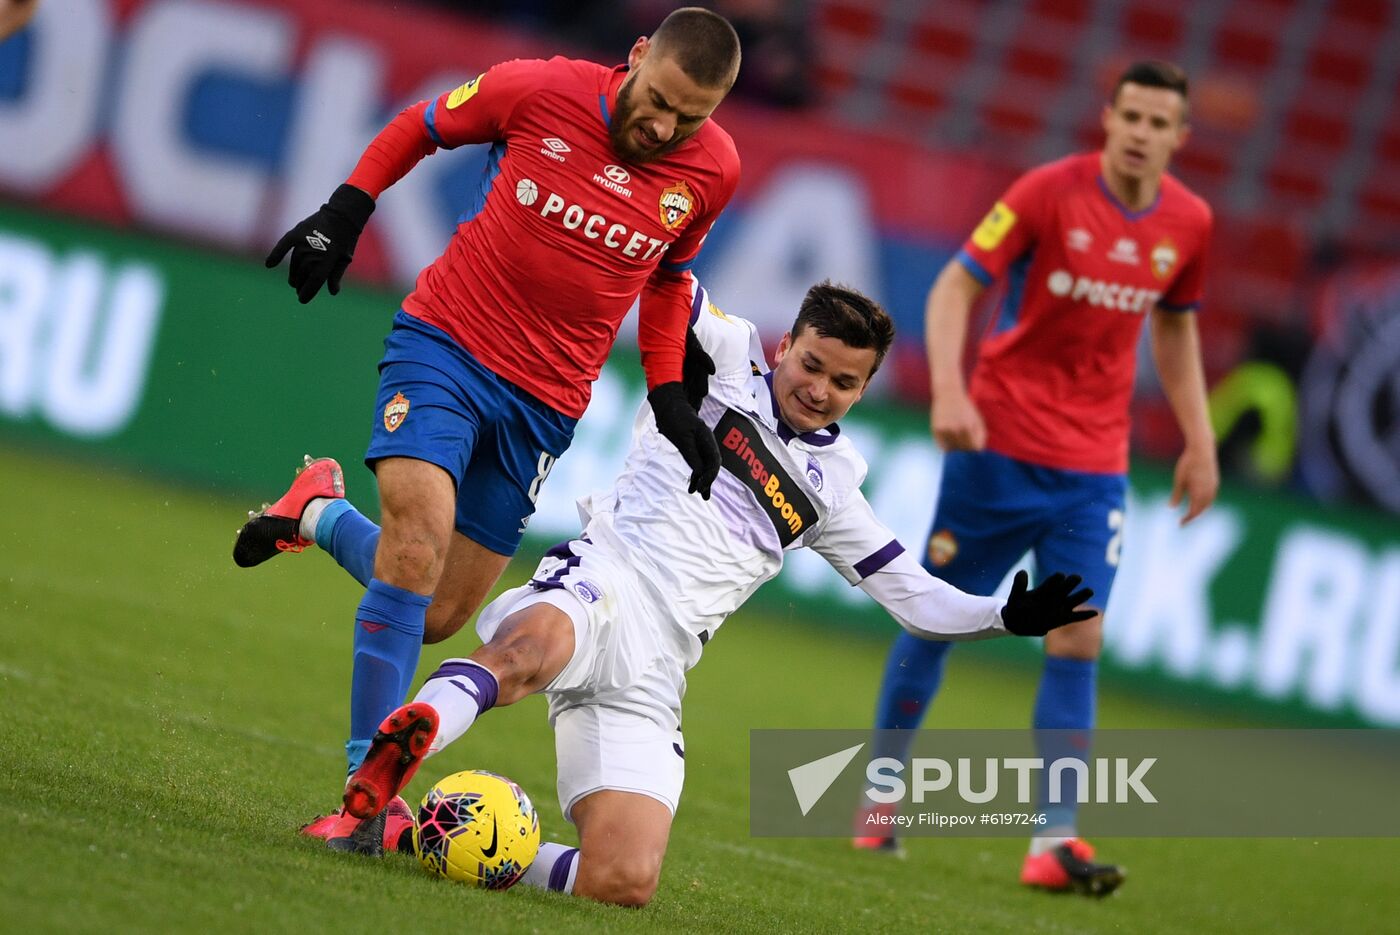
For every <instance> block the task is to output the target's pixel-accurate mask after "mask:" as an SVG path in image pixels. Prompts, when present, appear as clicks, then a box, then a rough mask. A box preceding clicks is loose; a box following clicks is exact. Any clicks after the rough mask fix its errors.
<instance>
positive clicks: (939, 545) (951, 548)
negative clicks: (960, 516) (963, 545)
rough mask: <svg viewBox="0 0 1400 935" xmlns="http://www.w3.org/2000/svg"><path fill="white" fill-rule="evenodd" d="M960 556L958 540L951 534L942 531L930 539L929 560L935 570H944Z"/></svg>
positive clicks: (944, 530)
mask: <svg viewBox="0 0 1400 935" xmlns="http://www.w3.org/2000/svg"><path fill="white" fill-rule="evenodd" d="M957 554H958V540H957V537H955V536H954V535H953V534H952V533H951V532H949V531H948V530H946V529H940V530H938V531H937V532H935V533H934V534H933V535H931V536H929V538H928V560H929V564H931V565H933V566H934V567H935V568H942V567H943V566H944V565H946V564H948V563H949V562H951V561H952V560H953V559H954V558H955V557H956V556H957Z"/></svg>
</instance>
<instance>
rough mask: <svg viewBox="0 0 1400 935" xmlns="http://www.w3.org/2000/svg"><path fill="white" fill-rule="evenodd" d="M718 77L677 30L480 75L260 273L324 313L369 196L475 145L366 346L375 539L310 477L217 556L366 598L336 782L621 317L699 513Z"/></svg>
mask: <svg viewBox="0 0 1400 935" xmlns="http://www.w3.org/2000/svg"><path fill="white" fill-rule="evenodd" d="M738 68H739V41H738V38H737V36H736V35H735V33H734V30H733V28H732V27H731V26H730V24H729V23H728V22H727V21H726V20H725V19H723V18H722V17H720V16H718V15H716V14H714V13H711V12H709V11H706V10H703V9H699V8H694V7H690V8H685V9H681V10H677V11H675V12H674V13H672V14H671V15H670V16H668V17H666V19H665V20H664V21H663V22H662V24H661V25H660V26H659V27H658V28H657V30H656V31H655V33H654V34H653V35H652V36H650V37H642V38H641V39H638V40H637V42H636V44H635V45H634V46H633V47H632V49H631V52H630V53H629V56H628V62H627V65H625V66H619V67H616V68H609V67H605V66H602V65H597V64H594V63H591V62H583V61H572V60H567V59H563V58H554V59H550V60H549V61H510V62H504V63H502V64H499V65H496V66H495V67H493V68H491V69H489V70H488V71H486V72H485V73H484V74H482V75H480V76H478V77H476V78H474V79H473V80H471V81H469V82H467V83H466V84H464V85H462V86H461V87H459V88H456V89H455V90H452V91H450V92H448V93H445V94H443V95H442V96H440V97H438V98H437V99H436V100H433V101H422V102H419V103H418V104H415V105H413V106H412V107H409V108H407V109H406V110H404V111H403V112H402V113H400V114H399V115H398V116H397V117H395V118H394V119H393V121H391V122H390V123H389V125H388V126H386V127H385V128H384V129H383V130H382V131H381V132H380V133H379V135H378V136H376V137H375V138H374V140H373V141H372V142H371V143H370V144H369V147H368V148H367V149H366V151H365V153H364V155H363V156H362V157H361V159H360V161H359V164H358V165H357V166H356V167H355V170H354V172H353V173H351V175H350V178H349V179H348V180H347V182H346V183H345V184H344V185H342V186H340V188H338V189H337V190H336V191H335V193H334V194H333V195H332V196H331V198H330V200H329V201H328V202H327V203H326V204H325V205H323V206H322V208H321V210H320V211H318V212H317V213H315V214H313V215H312V216H311V217H309V218H307V219H306V220H304V221H303V222H301V223H300V224H298V225H297V226H296V227H294V228H293V229H292V230H291V231H289V232H288V233H287V234H286V235H285V236H284V237H283V238H282V240H281V241H280V242H279V243H278V244H277V246H276V247H275V248H274V249H273V251H272V253H271V255H269V257H268V265H269V266H276V265H277V264H278V263H279V262H280V261H281V260H282V258H283V257H284V256H285V255H286V254H287V253H288V252H290V253H291V263H290V267H289V276H288V281H289V283H290V284H291V285H292V287H293V288H294V289H296V290H297V295H298V298H299V299H300V300H301V301H302V302H303V303H304V302H308V301H310V300H311V299H312V298H313V297H314V296H315V294H316V293H317V291H318V290H319V289H320V287H321V286H322V284H325V285H327V287H328V289H329V291H330V292H331V293H332V294H335V293H336V292H338V291H339V286H340V277H341V275H342V274H343V273H344V271H345V268H346V267H347V266H348V265H349V263H350V260H351V257H352V254H353V250H354V246H355V242H356V240H357V238H358V237H359V235H360V232H361V231H362V230H363V228H364V225H365V223H366V221H367V220H368V218H369V215H370V213H371V212H372V211H373V210H374V199H375V198H376V197H378V196H379V194H380V193H381V192H382V191H383V190H384V189H386V188H388V187H389V186H390V185H392V184H393V183H394V182H395V181H397V180H398V179H400V178H402V177H403V176H404V175H405V174H406V173H408V172H409V171H410V170H411V169H412V168H413V166H414V165H416V164H417V162H418V160H420V159H422V158H423V157H424V156H427V155H429V154H431V153H432V152H434V151H435V150H437V149H440V148H452V147H455V146H460V145H463V144H468V143H489V144H491V147H492V149H491V153H490V157H489V159H488V162H487V167H486V171H485V173H484V176H483V178H482V180H481V183H480V186H479V188H478V190H477V192H476V194H475V197H474V198H473V200H472V203H471V204H470V205H469V206H468V208H467V211H466V212H465V214H464V215H463V218H462V219H461V221H460V223H459V225H458V227H457V230H456V232H455V234H454V235H453V237H452V239H451V240H450V241H449V243H448V245H447V248H446V249H445V250H444V251H443V254H442V256H440V257H439V258H438V259H437V260H436V261H434V262H433V263H432V264H431V265H429V266H428V267H427V268H425V269H424V270H423V271H422V272H421V273H420V274H419V276H418V281H417V284H416V286H415V288H414V290H413V292H412V293H411V294H410V295H409V296H408V298H407V299H405V300H404V303H403V308H402V310H401V311H400V312H399V313H398V314H397V316H396V317H395V319H394V327H393V330H392V331H391V332H390V334H389V336H388V338H387V339H386V340H385V355H384V358H383V360H382V361H381V363H380V368H379V369H380V385H379V393H378V399H377V400H376V402H375V411H374V428H373V434H372V439H371V442H370V446H369V450H368V452H367V453H366V455H365V461H366V464H367V465H369V466H370V468H371V469H372V470H373V471H374V472H375V476H376V479H377V480H378V484H379V494H380V508H381V517H382V523H383V527H382V529H381V528H379V527H377V526H375V525H374V524H373V523H371V522H370V521H369V520H367V519H366V518H365V517H364V516H362V515H360V514H359V513H358V512H356V511H355V510H354V509H353V508H352V507H351V506H350V504H349V503H348V502H347V501H346V500H345V499H344V481H343V477H342V475H341V472H340V467H339V465H338V464H336V463H335V462H334V461H333V460H331V459H328V458H327V459H320V460H316V461H312V460H311V459H310V458H309V457H308V459H307V468H306V470H304V471H302V472H301V473H300V474H299V475H298V477H297V480H296V481H295V482H294V483H293V485H292V487H291V489H290V490H288V491H287V493H286V494H285V495H284V496H283V497H282V498H281V499H280V500H279V501H278V502H277V503H274V504H272V505H271V506H270V507H268V508H266V509H264V511H263V512H261V513H259V514H256V515H253V516H251V517H250V519H249V522H248V524H247V525H246V526H245V527H244V528H243V529H242V530H240V532H239V536H238V540H237V542H236V544H235V548H234V558H235V561H237V563H238V564H239V565H243V566H249V565H255V564H258V563H260V562H262V561H265V560H266V559H268V558H271V557H272V556H274V555H276V554H277V553H278V552H279V551H299V550H301V549H302V548H305V547H306V546H307V545H310V544H312V543H313V542H314V543H316V544H319V545H321V546H322V547H323V548H325V549H326V550H327V551H328V552H330V553H331V555H332V556H334V557H335V559H336V561H338V562H339V563H340V564H341V565H342V566H344V567H345V568H346V570H347V571H349V572H350V573H351V574H352V575H353V576H354V577H355V578H356V579H357V580H358V581H360V582H361V583H362V584H364V585H365V586H366V592H365V597H364V600H363V601H362V602H361V604H360V607H359V610H358V612H357V614H356V624H355V631H354V632H355V649H354V667H353V671H352V677H351V714H350V721H351V724H350V740H349V742H348V743H347V744H346V753H347V760H348V766H349V770H350V771H351V772H353V771H354V769H355V768H356V767H357V766H358V765H359V763H360V761H361V759H362V758H363V756H364V752H365V750H366V749H367V748H368V746H369V743H370V739H371V738H372V737H373V735H374V732H375V729H376V728H377V727H378V726H379V724H380V722H381V720H382V719H383V718H384V717H385V716H386V715H387V714H388V713H389V712H391V711H392V710H393V709H394V708H396V707H397V706H398V705H399V704H400V703H401V702H402V701H403V699H404V697H405V695H406V693H407V690H408V688H409V685H410V680H411V679H412V677H413V673H414V669H415V667H416V666H417V663H418V656H419V651H420V647H421V644H422V643H423V642H425V641H427V642H436V641H439V640H442V639H445V638H446V637H448V636H450V635H451V634H453V633H455V632H456V631H457V630H458V629H459V628H460V627H461V626H462V624H463V623H464V622H465V621H466V620H467V618H469V617H470V616H471V615H472V614H473V613H474V612H475V611H476V609H477V607H478V606H479V605H480V603H481V601H482V599H483V598H484V596H485V595H486V593H487V592H488V591H489V590H490V588H491V586H492V585H493V584H495V582H496V580H497V578H499V576H500V574H501V572H502V571H503V570H504V569H505V566H506V564H507V563H508V562H509V560H510V556H511V555H512V554H513V553H514V552H515V550H516V549H517V547H518V546H519V543H520V539H521V536H522V534H523V532H524V529H525V525H526V523H527V522H528V520H529V517H530V516H531V514H532V513H533V512H534V508H535V500H536V497H537V496H538V494H539V490H540V486H541V485H542V484H543V483H544V481H545V479H546V477H547V476H548V474H549V471H550V469H551V467H552V466H553V464H554V462H555V460H556V459H557V458H558V457H559V456H560V455H562V454H563V452H564V450H565V449H566V448H567V447H568V445H569V442H570V440H571V439H572V437H573V430H574V425H575V423H576V421H577V420H578V418H579V417H580V416H582V415H583V412H584V410H585V409H586V408H587V405H588V400H589V393H590V390H591V384H592V383H593V381H594V380H595V379H597V377H598V373H599V371H600V369H601V368H602V364H603V361H604V359H605V358H606V357H607V354H608V351H609V350H610V348H611V347H612V344H613V340H614V339H615V338H616V336H617V331H618V327H619V325H620V324H621V321H622V318H623V316H624V315H625V314H626V313H627V310H628V309H629V307H630V306H631V305H632V303H633V302H634V301H636V300H637V299H638V298H639V297H640V321H639V333H638V343H639V344H640V346H641V351H642V365H643V368H644V369H645V371H646V378H647V387H648V390H649V392H648V399H649V401H650V403H651V408H652V413H653V415H654V417H655V420H656V424H657V428H658V430H659V431H660V432H661V434H662V435H663V436H664V437H665V438H666V439H668V440H669V441H670V442H671V443H672V444H674V445H675V446H676V447H677V449H679V451H680V453H681V455H682V456H683V457H684V458H685V460H686V462H687V464H689V466H690V468H691V470H692V474H691V478H690V489H691V492H693V493H699V494H701V495H702V496H705V497H708V496H709V486H710V483H711V482H712V481H713V480H714V478H715V475H716V474H717V473H718V470H719V451H718V447H717V445H716V443H715V440H714V438H713V436H712V435H711V434H710V432H709V430H708V429H707V428H706V426H705V424H704V423H703V422H702V421H700V419H699V417H698V416H697V414H696V412H695V409H694V407H693V406H692V405H691V404H690V403H689V402H688V401H687V399H686V395H685V392H684V388H683V384H682V366H683V360H684V355H685V348H686V329H687V324H688V321H689V317H690V311H691V300H692V287H691V280H690V273H689V272H688V270H689V268H690V266H691V264H692V263H694V261H695V258H696V255H697V254H698V253H699V250H700V246H701V243H702V242H703V241H704V239H705V235H706V233H708V231H709V229H710V226H711V225H712V224H713V223H714V221H715V218H716V217H718V215H719V213H720V212H721V211H722V210H723V208H724V206H725V204H726V203H727V202H728V201H729V198H730V196H731V195H732V194H733V192H734V189H735V187H736V185H737V184H738V178H739V160H738V156H737V154H736V152H735V149H734V144H733V141H732V140H731V139H730V138H729V135H728V134H726V133H725V132H724V130H722V129H721V128H720V127H719V125H718V124H716V123H715V122H713V121H712V120H710V115H711V114H712V113H713V111H714V110H715V108H716V107H717V106H718V105H719V103H720V102H721V100H723V98H724V96H725V94H726V93H727V92H728V90H729V88H730V87H731V86H732V85H733V83H734V79H735V77H736V75H737V73H738ZM380 823H381V827H379V828H371V827H358V826H357V823H356V821H355V820H354V819H353V818H351V817H350V816H348V815H340V816H338V817H337V819H336V820H334V821H332V822H331V823H330V824H329V825H326V824H322V825H320V826H318V828H317V829H316V830H317V831H318V832H320V833H323V834H328V835H329V839H330V843H331V845H332V846H333V847H336V848H338V849H343V850H356V851H361V852H369V853H373V852H376V851H377V850H378V849H379V847H380V843H381V841H380V838H381V833H382V816H381V818H380ZM367 825H368V823H367Z"/></svg>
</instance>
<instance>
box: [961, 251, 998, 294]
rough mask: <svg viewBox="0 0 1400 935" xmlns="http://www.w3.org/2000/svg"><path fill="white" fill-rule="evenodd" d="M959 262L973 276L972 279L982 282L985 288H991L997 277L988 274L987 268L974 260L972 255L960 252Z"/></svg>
mask: <svg viewBox="0 0 1400 935" xmlns="http://www.w3.org/2000/svg"><path fill="white" fill-rule="evenodd" d="M956 259H957V261H958V262H959V263H961V264H962V265H963V267H964V268H965V269H966V270H967V271H968V273H970V274H971V275H972V278H973V279H975V280H977V281H978V282H980V283H981V284H982V286H983V288H985V287H987V286H990V285H991V284H992V280H994V279H995V278H996V277H995V276H993V275H992V274H991V273H989V272H987V268H986V267H984V266H983V265H982V264H981V263H978V262H977V261H976V260H975V259H973V258H972V254H970V253H968V252H967V251H966V250H959V251H958V255H957V257H956Z"/></svg>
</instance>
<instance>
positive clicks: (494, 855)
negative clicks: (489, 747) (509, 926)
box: [413, 769, 540, 890]
mask: <svg viewBox="0 0 1400 935" xmlns="http://www.w3.org/2000/svg"><path fill="white" fill-rule="evenodd" d="M539 849H540V819H539V816H538V815H537V814H535V806H534V804H533V803H531V801H530V797H529V796H528V795H526V794H525V790H524V789H521V788H520V787H519V786H517V785H516V784H515V783H513V782H511V781H510V780H509V779H507V778H505V777H504V776H497V775H496V774H495V773H488V772H486V771H484V770H479V769H469V770H466V771H465V772H461V773H453V774H452V775H451V776H448V777H447V778H445V779H443V780H441V781H440V782H439V783H438V784H437V785H435V786H433V787H432V788H431V789H429V790H428V794H427V795H425V796H423V801H422V803H420V804H419V806H418V820H417V822H416V823H415V824H414V827H413V852H414V853H415V854H417V855H418V859H419V860H420V861H421V862H422V864H423V866H424V867H425V868H426V869H427V871H428V872H429V873H431V874H434V875H435V876H440V877H446V878H447V879H449V880H457V881H458V882H460V883H468V884H471V885H472V886H479V887H482V888H483V889H488V890H503V889H506V888H508V887H511V886H514V885H515V883H516V882H517V881H518V880H519V879H520V878H521V877H522V876H524V875H525V871H526V870H527V869H528V868H529V866H530V864H531V863H533V862H534V859H535V855H536V854H537V853H539Z"/></svg>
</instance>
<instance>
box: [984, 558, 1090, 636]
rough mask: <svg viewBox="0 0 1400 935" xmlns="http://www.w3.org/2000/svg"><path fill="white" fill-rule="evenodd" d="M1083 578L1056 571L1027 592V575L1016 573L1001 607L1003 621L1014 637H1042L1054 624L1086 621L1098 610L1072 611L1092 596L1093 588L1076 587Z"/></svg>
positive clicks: (1060, 624)
mask: <svg viewBox="0 0 1400 935" xmlns="http://www.w3.org/2000/svg"><path fill="white" fill-rule="evenodd" d="M1083 580H1084V579H1082V578H1080V577H1079V576H1078V575H1064V574H1062V573H1061V572H1058V571H1057V572H1055V573H1054V574H1053V575H1051V576H1050V577H1048V578H1046V579H1045V580H1044V581H1042V582H1040V586H1039V587H1037V588H1036V589H1035V590H1033V591H1028V590H1026V585H1027V584H1028V583H1029V582H1030V576H1029V575H1027V574H1026V573H1025V572H1024V571H1018V572H1016V579H1015V580H1014V581H1012V582H1011V596H1010V597H1008V598H1007V599H1006V606H1004V607H1002V609H1001V620H1002V623H1004V624H1006V629H1007V630H1008V631H1009V632H1011V633H1014V634H1016V635H1017V636H1044V635H1045V634H1047V633H1049V632H1050V631H1051V630H1053V629H1055V628H1056V627H1062V626H1064V625H1065V624H1067V623H1078V622H1079V621H1080V620H1088V619H1089V618H1090V617H1092V616H1094V615H1095V614H1097V613H1098V611H1097V610H1090V609H1085V610H1075V608H1076V607H1078V606H1079V605H1080V604H1083V603H1084V602H1085V601H1087V600H1088V599H1089V598H1091V597H1093V596H1094V591H1093V589H1092V588H1079V584H1080V582H1081V581H1083ZM1075 588H1079V590H1078V591H1075V590H1074V589H1075ZM1071 592H1073V593H1071Z"/></svg>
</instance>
